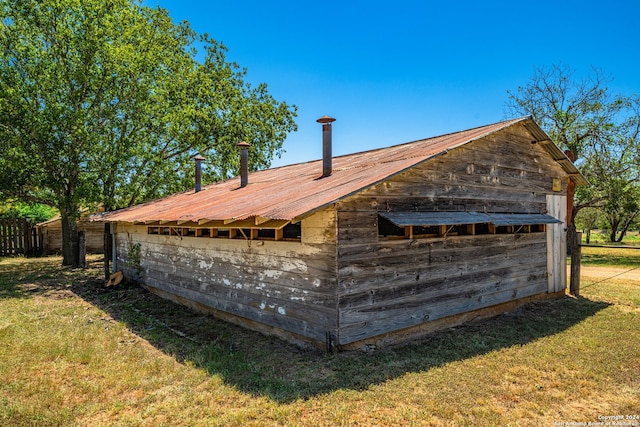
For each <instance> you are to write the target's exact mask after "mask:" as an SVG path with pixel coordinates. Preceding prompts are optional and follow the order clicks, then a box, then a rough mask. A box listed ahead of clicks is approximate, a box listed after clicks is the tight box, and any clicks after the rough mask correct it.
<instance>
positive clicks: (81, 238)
mask: <svg viewBox="0 0 640 427" xmlns="http://www.w3.org/2000/svg"><path fill="white" fill-rule="evenodd" d="M78 265H79V266H80V268H86V267H87V237H86V234H85V232H84V231H78Z"/></svg>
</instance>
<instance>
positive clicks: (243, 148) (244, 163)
mask: <svg viewBox="0 0 640 427" xmlns="http://www.w3.org/2000/svg"><path fill="white" fill-rule="evenodd" d="M238 147H240V187H246V186H247V184H248V183H249V150H248V148H249V147H251V144H249V143H248V142H244V141H242V142H241V143H239V144H238Z"/></svg>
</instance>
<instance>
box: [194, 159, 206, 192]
mask: <svg viewBox="0 0 640 427" xmlns="http://www.w3.org/2000/svg"><path fill="white" fill-rule="evenodd" d="M193 160H195V162H196V189H195V190H196V191H195V192H196V193H197V192H198V191H200V190H202V161H203V160H204V157H202V156H201V155H200V154H197V155H195V156H193Z"/></svg>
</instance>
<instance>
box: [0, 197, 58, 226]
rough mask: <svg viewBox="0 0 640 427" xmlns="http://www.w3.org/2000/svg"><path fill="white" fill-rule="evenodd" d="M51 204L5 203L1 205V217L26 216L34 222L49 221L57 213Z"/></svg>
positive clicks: (25, 217)
mask: <svg viewBox="0 0 640 427" xmlns="http://www.w3.org/2000/svg"><path fill="white" fill-rule="evenodd" d="M56 212H57V211H56V210H55V209H54V208H52V207H51V206H47V205H43V204H39V203H35V204H27V203H21V202H17V203H5V204H2V205H0V219H5V218H24V219H28V220H29V221H30V222H32V223H38V222H43V221H48V220H50V219H51V218H53V217H54V216H55V215H56Z"/></svg>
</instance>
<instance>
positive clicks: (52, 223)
mask: <svg viewBox="0 0 640 427" xmlns="http://www.w3.org/2000/svg"><path fill="white" fill-rule="evenodd" d="M35 227H36V230H37V231H38V234H39V235H41V236H42V248H43V250H44V252H45V253H46V254H47V255H53V254H61V253H62V220H61V219H60V215H57V216H55V217H53V218H52V219H50V220H48V221H44V222H41V223H39V224H36V226H35ZM78 231H84V233H85V239H86V240H85V242H86V251H87V252H89V253H94V254H101V253H103V252H104V226H103V225H102V224H100V223H96V222H91V221H88V220H87V219H86V218H83V219H81V220H80V221H78Z"/></svg>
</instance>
